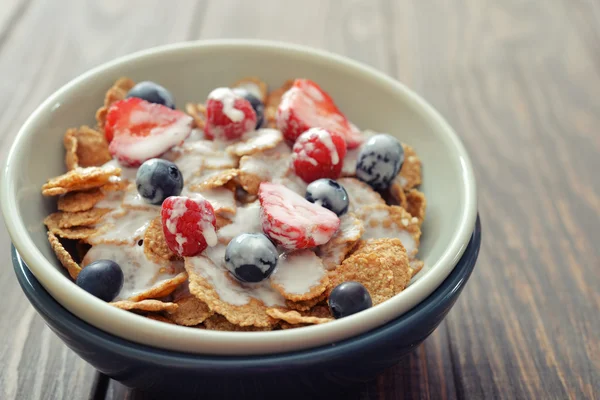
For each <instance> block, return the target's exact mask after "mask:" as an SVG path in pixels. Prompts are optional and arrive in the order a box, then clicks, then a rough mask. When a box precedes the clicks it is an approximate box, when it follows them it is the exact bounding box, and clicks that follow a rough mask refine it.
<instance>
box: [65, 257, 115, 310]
mask: <svg viewBox="0 0 600 400" xmlns="http://www.w3.org/2000/svg"><path fill="white" fill-rule="evenodd" d="M75 284H76V285H77V286H79V287H80V288H82V289H83V290H85V291H86V292H88V293H91V294H93V295H94V296H96V297H98V298H99V299H102V300H104V301H113V300H114V299H115V297H117V296H118V295H119V292H120V291H121V289H122V288H123V270H121V267H120V266H119V264H117V263H116V262H114V261H111V260H97V261H94V262H93V263H90V264H88V265H87V266H86V267H85V268H83V269H82V270H81V271H80V272H79V275H77V279H76V280H75Z"/></svg>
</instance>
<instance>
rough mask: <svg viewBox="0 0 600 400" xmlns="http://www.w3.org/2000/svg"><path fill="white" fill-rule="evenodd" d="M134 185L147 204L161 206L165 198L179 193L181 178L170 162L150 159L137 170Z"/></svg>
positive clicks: (175, 166)
mask: <svg viewBox="0 0 600 400" xmlns="http://www.w3.org/2000/svg"><path fill="white" fill-rule="evenodd" d="M135 184H136V186H137V190H138V193H139V194H140V196H142V197H143V198H144V200H146V201H147V202H148V203H151V204H162V202H163V201H164V200H165V199H166V198H167V197H169V196H178V195H179V194H180V193H181V190H182V189H183V176H181V172H180V171H179V168H177V165H175V164H174V163H172V162H171V161H167V160H163V159H160V158H152V159H150V160H148V161H146V162H145V163H143V164H142V165H141V166H140V168H139V169H138V170H137V175H136V177H135Z"/></svg>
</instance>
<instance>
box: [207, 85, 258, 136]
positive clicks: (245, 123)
mask: <svg viewBox="0 0 600 400" xmlns="http://www.w3.org/2000/svg"><path fill="white" fill-rule="evenodd" d="M255 127H256V112H255V111H254V109H253V108H252V104H250V102H249V101H248V100H246V99H245V98H243V97H241V96H238V95H237V94H235V93H234V92H233V90H231V89H229V88H218V89H215V90H213V91H212V92H211V93H210V94H209V95H208V100H207V102H206V127H205V131H206V132H205V133H206V136H207V137H208V138H209V139H220V140H236V139H239V138H240V137H241V136H242V135H243V134H244V133H246V132H249V131H253V130H254V128H255Z"/></svg>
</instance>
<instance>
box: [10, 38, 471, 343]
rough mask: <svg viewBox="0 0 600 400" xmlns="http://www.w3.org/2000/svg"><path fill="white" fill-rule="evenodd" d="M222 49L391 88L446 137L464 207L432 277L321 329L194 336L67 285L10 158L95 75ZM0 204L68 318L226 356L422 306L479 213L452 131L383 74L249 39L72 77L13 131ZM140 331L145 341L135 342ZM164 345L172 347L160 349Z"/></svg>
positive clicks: (357, 327) (178, 48) (162, 52)
mask: <svg viewBox="0 0 600 400" xmlns="http://www.w3.org/2000/svg"><path fill="white" fill-rule="evenodd" d="M223 48H227V49H228V50H231V51H235V49H236V48H238V49H246V50H247V49H253V50H254V51H257V50H261V51H263V52H273V53H274V52H277V53H286V55H287V56H296V57H303V58H306V59H310V60H313V61H315V62H322V63H327V64H331V65H334V66H335V67H336V68H341V69H346V70H348V71H351V72H354V73H359V74H361V75H363V76H364V77H365V79H369V80H371V81H373V82H374V83H375V82H377V83H380V84H385V85H387V86H389V87H391V88H393V90H394V91H395V92H396V93H397V94H398V95H399V96H400V97H403V99H404V100H405V101H406V102H407V103H408V104H410V105H411V106H412V107H413V108H414V110H415V111H416V112H419V113H421V114H423V116H424V117H425V118H427V119H428V120H429V121H430V123H431V124H434V125H436V126H437V129H439V130H441V131H443V132H444V135H445V137H447V139H448V140H449V141H450V143H451V145H452V147H453V148H454V150H455V151H456V154H457V156H458V158H459V161H460V168H461V173H462V176H463V180H462V182H463V187H462V192H463V193H462V196H463V198H464V199H465V202H464V204H461V209H460V210H459V214H460V215H459V224H458V226H457V227H456V231H455V235H454V236H453V238H452V240H451V241H450V243H448V246H447V247H446V249H445V251H444V252H443V254H442V255H441V256H440V257H439V259H438V260H437V262H436V263H434V264H433V265H432V266H431V268H432V269H435V271H436V272H435V273H427V274H424V275H423V276H422V277H421V278H420V279H419V280H418V281H416V282H415V283H414V284H412V285H410V286H409V287H408V288H406V289H405V290H404V291H403V293H402V295H401V296H397V297H395V298H392V299H390V300H388V301H385V302H383V303H381V304H379V305H377V306H375V307H373V308H371V309H369V310H366V311H364V312H361V313H358V314H355V315H352V316H350V317H347V318H343V319H340V320H336V321H333V322H330V323H327V324H322V325H316V326H309V327H304V328H302V329H292V330H285V331H269V332H221V331H204V330H192V329H189V328H186V327H180V326H176V325H168V324H158V323H157V321H153V320H150V319H148V318H144V317H141V316H139V315H136V314H133V313H129V312H126V311H123V310H119V309H116V308H113V307H110V306H107V305H106V303H105V302H103V301H102V300H100V299H98V298H96V297H94V296H92V295H90V294H89V293H87V292H85V291H83V290H82V289H80V288H79V287H77V286H75V285H73V284H72V281H71V280H70V279H68V278H67V277H66V276H65V275H63V274H62V273H61V272H60V271H58V270H57V269H56V268H55V267H54V266H53V265H52V264H51V262H50V261H48V260H47V259H46V258H45V257H44V255H43V254H42V253H41V251H40V250H39V249H38V248H37V246H36V245H35V243H34V242H33V240H32V238H31V237H30V235H29V234H28V232H27V229H26V227H25V224H24V222H23V220H22V219H21V218H20V215H19V212H18V207H17V200H16V196H15V193H16V190H14V188H16V174H17V171H15V170H14V169H12V168H11V166H12V165H13V164H15V160H16V159H18V158H19V157H23V156H24V154H23V150H22V149H21V147H22V146H23V143H24V142H25V141H26V138H27V137H28V136H30V135H32V134H33V133H34V132H35V130H34V129H33V128H32V127H33V125H34V123H35V121H36V120H37V119H38V118H39V117H40V115H42V114H43V113H45V112H47V111H48V110H49V109H51V108H52V106H53V105H54V104H55V103H56V101H57V100H58V99H60V98H61V97H62V96H65V95H68V94H70V92H76V91H77V89H78V87H80V86H82V85H84V84H85V82H87V81H88V80H92V79H94V78H95V77H97V76H98V75H103V74H106V75H107V74H109V73H113V74H114V73H116V72H117V71H118V69H119V68H120V67H121V66H122V65H124V64H127V63H130V62H136V61H141V60H147V59H152V58H159V57H165V56H168V55H169V54H177V53H179V52H188V51H190V50H193V51H198V52H203V51H204V52H210V51H211V50H215V49H223ZM0 200H1V201H0V203H1V205H2V212H3V214H4V219H5V224H6V227H7V230H8V232H9V235H10V236H11V238H12V241H13V243H14V245H15V247H16V248H17V250H18V251H19V253H20V254H21V256H22V257H23V259H24V260H25V262H26V264H27V265H28V266H29V268H30V270H31V271H32V272H33V274H34V275H35V276H36V278H37V279H39V281H40V282H41V283H42V285H43V286H44V287H45V288H46V289H47V290H48V291H49V292H50V293H52V294H53V296H54V297H55V298H56V297H57V295H58V296H59V297H60V296H62V297H61V298H59V299H57V300H59V302H60V303H61V304H62V305H64V306H65V307H66V308H67V309H69V311H71V312H74V313H75V314H76V315H78V316H80V317H82V315H81V314H85V318H84V317H82V318H84V319H85V320H86V321H87V322H90V323H91V324H92V325H95V326H98V327H100V328H101V329H106V330H108V331H110V332H111V333H114V334H116V335H118V336H121V337H124V338H126V339H131V340H135V341H136V342H140V343H144V344H148V345H154V346H157V347H161V348H168V349H172V350H181V351H188V352H190V351H191V352H195V353H204V352H209V353H212V354H229V355H232V354H236V355H240V354H245V355H248V354H261V353H278V352H281V351H284V350H285V351H291V350H301V349H303V348H309V347H314V346H316V345H324V344H327V343H331V342H334V341H339V340H341V339H344V338H348V337H349V336H352V335H356V334H360V333H363V332H366V331H367V330H369V329H372V328H375V327H377V326H381V325H383V324H385V323H387V322H388V321H390V320H392V319H394V318H395V317H398V316H399V315H401V314H402V313H404V312H406V311H408V310H410V309H411V308H413V307H414V306H415V305H416V304H418V303H419V302H420V301H423V300H424V298H426V297H427V295H429V294H431V293H432V292H433V291H434V290H435V288H437V287H438V286H439V285H440V284H441V283H442V281H443V280H444V279H445V278H446V277H447V276H448V275H449V274H450V272H451V271H452V269H453V268H454V266H455V265H456V264H457V262H458V260H459V259H460V257H461V256H462V254H463V252H464V250H465V248H466V245H467V243H468V241H469V237H470V235H471V233H472V232H473V228H474V225H475V218H476V214H477V199H476V183H475V177H474V173H473V168H472V164H471V161H470V158H469V156H468V154H467V152H466V150H465V148H464V146H463V144H462V143H461V141H460V139H459V138H458V136H457V134H456V133H455V132H454V130H453V129H452V128H451V127H450V126H449V124H448V123H447V122H446V121H445V120H444V119H443V117H442V116H441V115H440V114H439V113H438V112H437V111H436V110H435V109H434V108H433V107H432V106H430V105H429V104H428V103H427V102H426V101H425V100H423V99H422V98H421V97H420V96H418V95H417V94H416V93H414V92H413V91H412V90H410V89H408V88H407V87H406V86H404V85H403V84H401V83H400V82H398V81H396V80H394V79H392V78H391V77H389V76H387V75H385V74H383V73H382V72H379V71H377V70H376V69H374V68H372V67H369V66H366V65H364V64H362V63H359V62H357V61H353V60H351V59H349V58H346V57H344V56H340V55H337V54H333V53H330V52H327V51H324V50H318V49H313V48H311V47H306V46H300V45H295V44H289V43H284V42H273V41H263V40H248V39H224V40H207V41H195V42H183V43H176V44H170V45H165V46H159V47H154V48H150V49H147V50H142V51H139V52H135V53H132V54H129V55H126V56H123V57H119V58H117V59H115V60H112V61H109V62H107V63H105V64H102V65H100V66H97V67H95V68H93V69H91V70H89V71H87V72H85V73H83V74H81V75H79V76H78V77H76V78H74V79H73V80H71V81H70V82H68V83H67V84H65V85H64V86H63V87H61V88H60V89H58V90H57V91H56V92H54V93H53V94H52V95H50V96H49V97H48V98H47V99H46V100H45V101H44V102H43V103H42V104H41V105H40V106H38V107H37V108H36V110H35V111H34V112H33V113H32V114H31V115H30V116H29V118H28V119H27V120H26V121H25V123H24V124H23V126H22V127H21V129H20V130H19V132H18V134H17V136H16V138H15V140H14V142H13V144H12V146H11V148H10V151H9V153H8V156H7V158H6V161H5V167H4V169H3V174H2V183H1V186H0ZM64 293H69V295H68V296H66V295H64ZM423 293H426V295H423ZM90 310H91V311H94V310H95V311H96V312H91V311H90ZM142 332H143V335H141V333H142ZM349 332H350V333H349ZM165 338H170V339H171V340H169V341H168V343H165V340H164V339H165Z"/></svg>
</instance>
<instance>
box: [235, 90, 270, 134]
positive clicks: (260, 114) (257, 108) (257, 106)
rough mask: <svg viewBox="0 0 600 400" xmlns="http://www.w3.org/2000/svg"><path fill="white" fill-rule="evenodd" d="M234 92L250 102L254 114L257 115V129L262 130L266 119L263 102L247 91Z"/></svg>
mask: <svg viewBox="0 0 600 400" xmlns="http://www.w3.org/2000/svg"><path fill="white" fill-rule="evenodd" d="M233 92H234V93H235V94H237V95H238V96H242V97H243V98H245V99H246V100H248V101H249V102H250V104H251V105H252V108H253V109H254V112H255V113H256V129H258V128H260V127H261V126H262V124H263V121H264V119H265V105H264V104H263V102H262V101H260V99H259V98H258V97H256V96H255V95H253V94H252V93H250V92H249V91H247V90H246V89H242V88H236V89H233Z"/></svg>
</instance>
